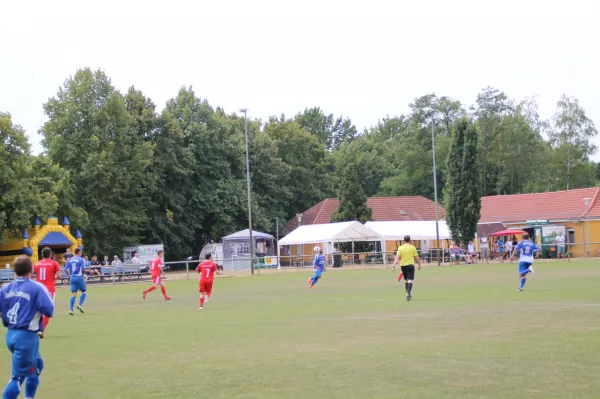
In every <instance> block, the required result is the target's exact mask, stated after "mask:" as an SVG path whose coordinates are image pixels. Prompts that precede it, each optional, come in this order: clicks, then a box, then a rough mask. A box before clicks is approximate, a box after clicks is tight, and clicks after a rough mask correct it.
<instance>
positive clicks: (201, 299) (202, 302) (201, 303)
mask: <svg viewBox="0 0 600 399" xmlns="http://www.w3.org/2000/svg"><path fill="white" fill-rule="evenodd" d="M203 306H204V298H203V297H201V298H200V307H203Z"/></svg>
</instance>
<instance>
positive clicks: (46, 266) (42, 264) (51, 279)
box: [33, 259, 60, 292]
mask: <svg viewBox="0 0 600 399" xmlns="http://www.w3.org/2000/svg"><path fill="white" fill-rule="evenodd" d="M33 269H34V270H35V279H36V281H37V282H39V283H41V284H43V285H45V286H46V288H48V291H50V292H55V291H56V273H58V272H60V265H59V264H58V262H56V261H53V260H50V259H42V260H41V261H39V262H37V263H36V264H35V266H34V267H33Z"/></svg>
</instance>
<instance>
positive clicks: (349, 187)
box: [331, 165, 371, 223]
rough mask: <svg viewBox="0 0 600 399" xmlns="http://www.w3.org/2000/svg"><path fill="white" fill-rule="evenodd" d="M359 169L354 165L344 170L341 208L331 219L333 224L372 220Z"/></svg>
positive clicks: (339, 194)
mask: <svg viewBox="0 0 600 399" xmlns="http://www.w3.org/2000/svg"><path fill="white" fill-rule="evenodd" d="M358 178H359V175H358V171H357V167H356V166H354V165H352V166H348V167H346V168H345V169H344V172H343V174H342V181H341V184H340V188H339V192H338V198H339V200H340V206H339V208H338V209H337V210H336V211H335V213H334V214H333V216H332V217H331V221H332V222H345V221H353V220H358V221H359V222H361V223H366V222H367V221H369V220H371V208H369V207H368V206H367V195H366V194H365V192H364V190H363V188H362V186H361V185H360V183H359V182H358Z"/></svg>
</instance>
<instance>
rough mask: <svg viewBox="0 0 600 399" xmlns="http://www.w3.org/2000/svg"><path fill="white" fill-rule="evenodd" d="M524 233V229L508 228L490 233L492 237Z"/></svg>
mask: <svg viewBox="0 0 600 399" xmlns="http://www.w3.org/2000/svg"><path fill="white" fill-rule="evenodd" d="M523 233H525V232H524V231H523V230H518V229H507V230H500V231H497V232H495V233H494V234H490V237H502V236H515V235H519V234H523Z"/></svg>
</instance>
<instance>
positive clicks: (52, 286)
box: [33, 247, 62, 338]
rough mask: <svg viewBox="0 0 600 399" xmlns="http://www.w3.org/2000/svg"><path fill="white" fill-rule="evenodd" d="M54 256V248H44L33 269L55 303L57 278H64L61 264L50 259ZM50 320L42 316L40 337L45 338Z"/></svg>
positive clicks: (38, 280) (36, 277) (36, 278)
mask: <svg viewBox="0 0 600 399" xmlns="http://www.w3.org/2000/svg"><path fill="white" fill-rule="evenodd" d="M51 256H52V250H51V249H50V248H48V247H46V248H44V249H42V258H43V259H42V260H40V261H39V262H37V263H36V264H35V265H34V266H33V270H34V272H35V280H36V281H37V282H38V283H40V284H42V285H43V286H44V287H46V289H47V290H48V292H50V295H52V303H54V297H55V296H56V279H59V280H60V279H61V278H62V273H61V271H60V265H59V264H58V262H56V261H54V260H52V259H50V257H51ZM49 322H50V319H49V318H47V317H46V316H43V317H42V331H39V332H38V336H39V337H40V338H44V331H46V326H47V325H48V323H49Z"/></svg>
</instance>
